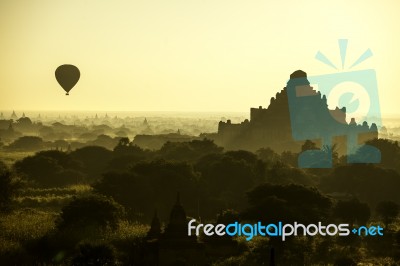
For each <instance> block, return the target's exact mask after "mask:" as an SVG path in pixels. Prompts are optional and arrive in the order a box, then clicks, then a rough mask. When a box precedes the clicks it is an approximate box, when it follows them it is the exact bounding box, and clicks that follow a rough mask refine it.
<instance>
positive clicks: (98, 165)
mask: <svg viewBox="0 0 400 266" xmlns="http://www.w3.org/2000/svg"><path fill="white" fill-rule="evenodd" d="M70 155H71V158H73V159H74V160H77V161H80V162H82V164H83V171H84V172H85V173H86V174H87V175H88V180H89V181H95V180H97V179H99V178H100V177H101V174H102V173H103V171H104V170H105V169H106V168H107V166H108V164H109V162H110V161H111V159H112V151H110V150H107V149H106V148H104V147H99V146H86V147H83V148H81V149H77V150H75V151H73V152H71V153H70Z"/></svg>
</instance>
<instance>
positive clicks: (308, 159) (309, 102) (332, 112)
mask: <svg viewBox="0 0 400 266" xmlns="http://www.w3.org/2000/svg"><path fill="white" fill-rule="evenodd" d="M347 43H348V42H347V40H339V50H340V56H341V62H342V69H344V67H345V65H346V53H347ZM370 56H372V52H371V50H370V49H367V50H366V51H365V52H364V53H363V54H362V55H361V56H360V57H359V58H358V59H357V60H356V61H355V62H354V63H352V64H351V66H350V69H351V68H353V67H354V66H357V65H359V64H360V63H362V62H363V61H365V60H366V59H368V58H369V57H370ZM316 59H317V60H319V61H321V62H322V63H324V64H326V65H328V66H330V67H332V68H334V69H336V70H338V67H337V66H335V65H334V64H333V63H332V62H331V61H330V60H329V59H328V58H327V57H326V56H325V55H324V54H323V53H321V52H318V53H317V54H316ZM286 88H287V93H288V102H289V111H290V120H291V127H292V137H293V138H294V139H295V140H296V141H305V140H308V139H310V140H317V139H318V140H321V143H322V149H321V150H309V151H304V152H302V153H301V154H300V155H299V158H298V166H299V167H300V168H331V167H332V147H333V139H334V138H336V137H343V138H344V139H346V141H345V143H344V145H345V146H346V148H347V153H346V155H347V162H348V163H379V162H380V160H381V153H380V151H379V150H378V149H377V148H375V147H372V146H369V145H365V144H362V142H364V141H365V140H368V139H373V138H375V137H377V134H378V127H380V126H381V125H382V121H381V113H380V106H379V95H378V87H377V79H376V73H375V70H373V69H367V70H357V71H342V72H338V73H332V74H325V75H318V76H309V77H307V75H306V73H304V72H302V71H296V72H294V73H293V74H292V75H291V77H290V80H289V81H288V82H287V86H286ZM327 107H328V108H329V109H327ZM360 143H361V144H360Z"/></svg>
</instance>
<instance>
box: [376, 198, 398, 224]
mask: <svg viewBox="0 0 400 266" xmlns="http://www.w3.org/2000/svg"><path fill="white" fill-rule="evenodd" d="M399 210H400V209H399V205H398V204H397V203H396V202H393V201H381V202H379V203H378V205H377V206H376V213H377V214H378V215H379V216H380V217H381V218H382V220H383V223H384V224H385V228H388V226H389V224H391V223H392V222H393V221H394V219H395V218H396V217H397V216H398V215H399Z"/></svg>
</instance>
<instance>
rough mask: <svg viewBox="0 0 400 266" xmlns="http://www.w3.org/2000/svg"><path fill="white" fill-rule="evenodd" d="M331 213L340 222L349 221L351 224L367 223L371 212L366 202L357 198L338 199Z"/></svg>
mask: <svg viewBox="0 0 400 266" xmlns="http://www.w3.org/2000/svg"><path fill="white" fill-rule="evenodd" d="M333 215H334V217H336V218H339V219H340V220H341V221H342V222H345V223H349V224H350V225H351V226H353V224H355V223H357V224H358V225H365V224H367V222H368V220H369V218H370V216H371V212H370V209H369V206H368V204H366V203H362V202H360V201H359V200H358V199H352V200H348V201H339V202H338V203H337V204H336V206H335V208H334V210H333Z"/></svg>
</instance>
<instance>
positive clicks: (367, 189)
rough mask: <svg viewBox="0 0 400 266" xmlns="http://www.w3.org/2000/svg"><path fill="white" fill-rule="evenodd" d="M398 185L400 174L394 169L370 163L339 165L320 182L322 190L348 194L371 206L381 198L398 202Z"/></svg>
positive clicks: (399, 195) (399, 196) (399, 197)
mask: <svg viewBox="0 0 400 266" xmlns="http://www.w3.org/2000/svg"><path fill="white" fill-rule="evenodd" d="M399 187H400V175H399V174H398V173H397V172H396V171H394V170H391V169H383V168H380V167H377V166H375V165H372V164H352V165H351V164H350V165H344V166H339V167H337V168H335V169H334V170H333V172H332V173H331V174H330V175H329V176H327V177H325V178H322V179H321V184H320V188H321V190H322V191H324V192H327V193H332V192H340V193H346V194H350V195H352V196H354V197H357V198H359V199H360V200H361V201H363V202H367V203H368V204H369V205H370V206H372V207H374V206H376V204H377V203H378V202H380V201H383V200H391V201H394V202H400V194H399V193H398V188H399Z"/></svg>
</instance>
